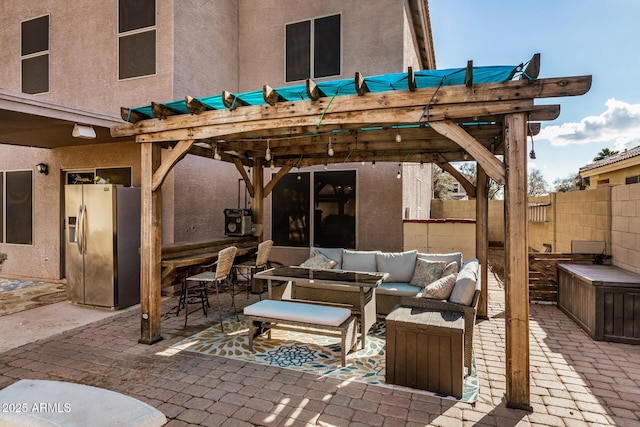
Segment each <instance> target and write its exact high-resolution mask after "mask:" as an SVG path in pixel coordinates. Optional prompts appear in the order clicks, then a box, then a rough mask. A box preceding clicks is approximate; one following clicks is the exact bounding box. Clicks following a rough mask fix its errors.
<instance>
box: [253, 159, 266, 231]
mask: <svg viewBox="0 0 640 427" xmlns="http://www.w3.org/2000/svg"><path fill="white" fill-rule="evenodd" d="M263 194H264V168H263V167H262V164H261V163H260V159H254V161H253V225H254V227H255V228H256V231H255V233H254V234H255V235H256V236H258V240H259V241H260V242H262V241H263V240H264V196H263Z"/></svg>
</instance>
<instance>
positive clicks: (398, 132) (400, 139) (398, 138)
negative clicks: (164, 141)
mask: <svg viewBox="0 0 640 427" xmlns="http://www.w3.org/2000/svg"><path fill="white" fill-rule="evenodd" d="M396 142H398V143H400V142H402V136H400V129H396Z"/></svg>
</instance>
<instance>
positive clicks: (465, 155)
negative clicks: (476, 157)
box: [462, 151, 469, 160]
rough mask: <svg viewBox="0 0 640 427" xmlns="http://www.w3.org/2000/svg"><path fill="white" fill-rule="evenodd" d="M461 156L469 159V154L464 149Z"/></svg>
mask: <svg viewBox="0 0 640 427" xmlns="http://www.w3.org/2000/svg"><path fill="white" fill-rule="evenodd" d="M462 158H463V159H464V160H469V154H468V153H467V152H466V151H465V152H464V153H463V154H462Z"/></svg>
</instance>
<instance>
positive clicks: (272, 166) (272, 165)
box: [271, 159, 275, 169]
mask: <svg viewBox="0 0 640 427" xmlns="http://www.w3.org/2000/svg"><path fill="white" fill-rule="evenodd" d="M273 168H275V166H274V164H273V159H271V169H273Z"/></svg>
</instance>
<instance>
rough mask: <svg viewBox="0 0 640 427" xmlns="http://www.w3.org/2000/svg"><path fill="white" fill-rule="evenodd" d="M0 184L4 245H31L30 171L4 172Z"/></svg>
mask: <svg viewBox="0 0 640 427" xmlns="http://www.w3.org/2000/svg"><path fill="white" fill-rule="evenodd" d="M0 176H1V177H2V178H1V179H0V181H1V182H4V184H5V185H4V186H3V187H2V190H3V191H2V192H0V193H2V197H1V201H3V202H4V203H3V209H2V215H0V219H3V223H2V225H3V229H4V230H5V232H4V235H3V236H2V237H4V243H14V244H20V245H30V244H32V243H33V216H32V213H33V184H32V183H33V177H32V171H30V170H28V171H7V172H4V176H2V174H1V173H0Z"/></svg>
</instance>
